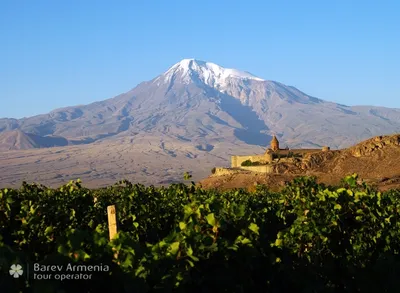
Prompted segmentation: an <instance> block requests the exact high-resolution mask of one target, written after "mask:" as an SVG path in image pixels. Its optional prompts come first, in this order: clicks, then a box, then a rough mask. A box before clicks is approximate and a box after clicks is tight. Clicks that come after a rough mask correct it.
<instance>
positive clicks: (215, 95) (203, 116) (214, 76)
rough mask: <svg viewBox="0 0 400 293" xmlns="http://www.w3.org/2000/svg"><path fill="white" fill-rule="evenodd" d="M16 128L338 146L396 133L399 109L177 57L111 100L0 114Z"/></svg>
mask: <svg viewBox="0 0 400 293" xmlns="http://www.w3.org/2000/svg"><path fill="white" fill-rule="evenodd" d="M244 117H245V118H244ZM348 125H351V126H352V127H348ZM15 129H19V130H21V131H23V132H24V133H30V134H34V135H38V136H41V137H45V136H57V137H63V138H64V139H66V140H67V141H69V142H70V144H86V143H93V142H94V141H101V140H105V139H118V138H119V137H121V136H124V135H127V134H130V133H142V132H143V133H149V132H151V133H153V134H154V135H156V136H161V135H167V134H168V135H172V136H174V137H175V138H176V139H178V137H181V138H182V137H184V138H185V139H187V140H194V143H197V142H199V141H201V143H205V144H207V143H208V142H207V141H208V140H213V139H215V137H221V138H223V139H227V140H229V141H230V142H232V143H234V142H235V141H241V142H243V143H246V144H253V145H266V144H267V143H268V139H269V136H270V135H271V134H272V133H276V134H277V135H278V137H279V139H280V140H281V141H282V142H283V143H286V144H290V146H291V147H310V146H315V145H316V146H322V145H330V146H331V147H332V148H342V147H346V146H350V145H351V144H354V143H355V142H357V141H360V140H362V139H365V138H367V137H370V136H373V135H380V134H389V133H394V132H398V131H399V129H400V109H391V108H385V107H370V106H346V105H341V104H337V103H334V102H328V101H324V100H322V99H319V98H316V97H312V96H309V95H307V94H305V93H304V92H302V91H300V90H299V89H297V88H295V87H293V86H286V85H284V84H282V83H279V82H276V81H269V80H264V79H261V78H258V77H256V76H254V75H251V74H249V73H246V72H245V71H241V70H236V69H229V68H224V67H222V66H219V65H217V64H214V63H211V62H205V61H199V60H197V59H183V60H182V61H180V62H178V63H176V64H174V65H173V66H171V67H170V68H169V69H168V70H167V71H165V72H164V73H162V74H160V75H158V76H157V77H155V78H153V79H152V80H150V81H145V82H142V83H140V84H138V85H137V86H136V87H135V88H133V89H131V90H130V91H128V92H126V93H123V94H120V95H117V96H116V97H114V98H111V99H107V100H103V101H98V102H94V103H90V104H87V105H78V106H71V107H63V108H59V109H55V110H53V111H51V112H49V113H47V114H41V115H36V116H32V117H27V118H22V119H12V118H11V119H9V118H3V119H0V133H2V132H5V131H10V130H15ZM327 133H329V135H327ZM0 143H1V142H0ZM39 147H42V146H40V145H39ZM3 148H4V146H3Z"/></svg>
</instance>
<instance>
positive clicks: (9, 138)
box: [0, 129, 68, 151]
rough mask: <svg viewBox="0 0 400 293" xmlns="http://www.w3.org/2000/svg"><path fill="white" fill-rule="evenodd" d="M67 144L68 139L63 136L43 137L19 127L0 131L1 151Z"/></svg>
mask: <svg viewBox="0 0 400 293" xmlns="http://www.w3.org/2000/svg"><path fill="white" fill-rule="evenodd" d="M66 145H68V141H67V140H66V139H65V138H62V137H52V136H46V137H43V136H39V135H36V134H32V133H25V132H23V131H21V130H18V129H17V130H10V131H4V132H2V133H0V151H7V150H28V149H33V148H48V147H55V146H66Z"/></svg>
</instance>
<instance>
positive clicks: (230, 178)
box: [199, 134, 400, 190]
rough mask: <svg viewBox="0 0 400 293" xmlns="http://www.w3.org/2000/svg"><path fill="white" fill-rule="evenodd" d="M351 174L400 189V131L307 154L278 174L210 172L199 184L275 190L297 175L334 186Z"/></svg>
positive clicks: (381, 186)
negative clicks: (353, 144)
mask: <svg viewBox="0 0 400 293" xmlns="http://www.w3.org/2000/svg"><path fill="white" fill-rule="evenodd" d="M290 167H293V168H290ZM353 173H357V174H358V175H359V176H360V178H362V179H363V180H364V181H365V182H366V183H368V184H370V185H373V186H376V187H378V188H379V189H381V190H387V189H391V188H400V134H395V135H390V136H377V137H373V138H370V139H368V140H365V141H363V142H361V143H359V144H357V145H355V146H352V147H350V148H347V149H342V150H333V151H329V152H317V153H310V154H307V155H305V156H304V158H303V159H302V161H301V163H300V164H298V165H297V166H288V168H287V170H283V171H282V172H281V174H256V173H252V172H249V171H241V172H238V173H236V174H229V175H222V176H213V175H212V176H209V177H208V178H206V179H203V180H201V181H200V182H199V184H201V185H202V186H203V187H204V188H206V189H210V188H216V189H221V190H228V189H232V188H248V189H254V186H255V185H257V184H266V185H268V186H270V187H271V188H272V189H274V190H278V189H280V188H281V187H283V186H284V185H285V182H287V181H290V180H292V179H293V178H295V177H298V176H303V175H307V176H316V177H317V179H318V181H319V182H322V183H325V184H329V185H336V184H339V183H340V180H341V179H342V178H344V177H345V176H347V175H351V174H353Z"/></svg>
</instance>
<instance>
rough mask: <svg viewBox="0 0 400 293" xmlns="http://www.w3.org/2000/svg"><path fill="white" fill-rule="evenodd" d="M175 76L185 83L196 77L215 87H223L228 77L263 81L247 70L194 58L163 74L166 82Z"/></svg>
mask: <svg viewBox="0 0 400 293" xmlns="http://www.w3.org/2000/svg"><path fill="white" fill-rule="evenodd" d="M177 76H179V77H181V78H182V81H183V82H185V83H188V82H190V81H191V80H193V79H198V80H200V81H202V82H204V83H205V84H207V85H209V86H212V87H216V88H220V87H223V86H224V85H225V84H226V83H227V81H228V79H230V78H234V79H242V80H244V79H250V80H256V81H264V80H263V79H261V78H258V77H256V76H254V75H253V74H251V73H249V72H245V71H241V70H237V69H231V68H224V67H222V66H219V65H217V64H214V63H211V62H205V61H201V60H196V59H183V60H181V61H180V62H178V63H176V64H175V65H173V66H172V67H171V68H170V69H168V70H167V71H166V72H165V73H164V74H163V77H164V78H165V79H164V81H165V82H168V81H170V80H171V79H172V78H173V77H177Z"/></svg>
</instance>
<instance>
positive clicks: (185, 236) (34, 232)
mask: <svg viewBox="0 0 400 293" xmlns="http://www.w3.org/2000/svg"><path fill="white" fill-rule="evenodd" d="M111 204H115V205H116V206H117V219H118V234H117V237H116V238H115V239H113V240H112V241H109V239H108V224H107V206H108V205H111ZM399 210H400V190H391V191H387V192H383V193H382V192H378V191H376V190H374V189H371V188H370V187H368V186H367V185H366V184H365V183H360V180H359V179H358V177H357V175H352V176H348V177H346V178H345V179H344V180H343V182H342V184H341V186H339V187H331V186H324V185H322V184H318V183H317V181H316V178H313V177H302V178H297V179H295V180H294V181H292V182H290V183H288V184H287V185H286V186H285V188H284V189H283V190H282V191H281V192H279V193H274V192H271V191H270V190H268V189H267V188H266V187H265V186H257V189H256V191H255V192H253V193H249V192H246V191H244V190H233V191H229V192H216V191H206V190H203V189H201V188H197V187H196V186H194V185H193V184H192V185H190V186H188V185H186V184H172V185H170V186H168V187H160V188H156V187H154V186H150V187H145V186H143V185H140V184H132V183H130V182H128V181H121V182H119V183H117V184H115V185H114V186H110V187H107V188H102V189H97V190H89V189H86V188H84V187H82V185H81V183H80V182H79V181H77V182H70V183H69V184H67V185H64V186H62V187H60V188H58V189H49V188H46V187H44V186H41V185H38V184H32V185H28V184H26V183H24V184H23V185H22V187H21V188H20V189H18V190H17V189H2V190H0V271H1V272H0V274H1V277H0V284H1V286H2V287H1V289H2V292H3V291H4V292H10V293H13V292H24V293H25V292H371V293H372V292H397V291H398V288H399V286H400V280H399V278H398V275H399V272H400V257H399V251H400V218H399ZM35 262H38V263H41V264H67V263H79V264H100V263H102V264H103V265H104V264H107V265H109V266H110V271H109V272H95V273H93V279H92V280H91V281H90V282H88V281H79V282H73V281H71V282H59V281H49V282H43V281H38V280H34V279H33V278H30V279H29V286H27V283H26V282H25V281H24V280H21V279H18V280H15V279H13V278H11V277H9V276H8V275H7V274H8V269H9V267H10V265H11V264H13V263H22V264H26V263H31V264H32V263H35Z"/></svg>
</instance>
